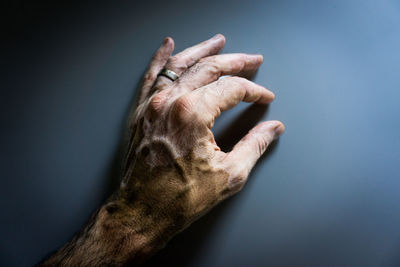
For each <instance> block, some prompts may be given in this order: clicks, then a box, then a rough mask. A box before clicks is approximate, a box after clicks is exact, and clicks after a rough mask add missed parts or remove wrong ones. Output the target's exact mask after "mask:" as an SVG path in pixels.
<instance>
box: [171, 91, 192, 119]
mask: <svg viewBox="0 0 400 267" xmlns="http://www.w3.org/2000/svg"><path fill="white" fill-rule="evenodd" d="M171 114H172V116H173V118H174V119H175V120H178V121H186V120H189V119H190V118H191V117H192V115H193V101H192V99H191V97H190V96H189V95H183V96H180V97H178V98H177V99H176V100H175V102H174V104H173V106H172V112H171Z"/></svg>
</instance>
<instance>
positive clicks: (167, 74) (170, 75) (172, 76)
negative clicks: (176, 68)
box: [158, 68, 179, 81]
mask: <svg viewBox="0 0 400 267" xmlns="http://www.w3.org/2000/svg"><path fill="white" fill-rule="evenodd" d="M158 75H162V76H165V77H167V78H170V79H171V80H172V81H175V80H176V79H178V78H179V76H178V74H176V73H175V72H173V71H172V70H169V69H166V68H163V69H162V70H161V71H160V73H159V74H158Z"/></svg>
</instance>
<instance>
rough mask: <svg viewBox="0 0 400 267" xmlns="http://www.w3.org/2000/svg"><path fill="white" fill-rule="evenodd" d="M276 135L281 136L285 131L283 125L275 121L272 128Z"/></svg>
mask: <svg viewBox="0 0 400 267" xmlns="http://www.w3.org/2000/svg"><path fill="white" fill-rule="evenodd" d="M274 131H275V134H276V136H277V137H278V136H281V135H282V134H283V132H284V131H285V126H283V124H282V123H279V122H277V125H276V126H275V128H274Z"/></svg>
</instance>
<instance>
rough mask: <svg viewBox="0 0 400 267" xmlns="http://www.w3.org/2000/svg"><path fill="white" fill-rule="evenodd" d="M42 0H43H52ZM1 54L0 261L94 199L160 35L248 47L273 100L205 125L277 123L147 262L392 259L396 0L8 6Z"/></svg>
mask: <svg viewBox="0 0 400 267" xmlns="http://www.w3.org/2000/svg"><path fill="white" fill-rule="evenodd" d="M53 2H58V1H53ZM8 5H9V7H11V9H9V10H10V11H7V12H10V13H9V14H8V15H10V16H9V17H8V18H7V21H8V24H6V26H8V30H9V34H8V35H7V37H6V41H5V42H3V44H5V45H6V48H5V49H2V54H4V55H3V56H2V60H1V62H2V69H3V71H2V85H1V105H0V111H1V133H0V134H1V138H0V145H1V153H2V156H1V161H0V166H1V177H2V180H1V186H0V195H1V201H0V207H1V216H0V218H1V220H0V223H1V225H0V226H1V227H0V236H1V238H0V251H1V254H0V265H2V266H27V265H32V264H34V263H36V262H38V261H39V260H40V259H42V258H43V257H44V256H46V255H47V254H48V253H49V252H51V251H52V250H54V249H56V248H58V247H60V246H61V245H63V244H65V243H66V242H67V241H68V240H70V238H71V237H72V236H73V235H74V233H75V232H76V231H78V230H79V229H80V228H81V227H82V226H83V225H84V224H85V222H86V220H87V219H88V217H89V215H90V214H91V213H92V212H93V211H94V210H95V208H96V207H98V206H99V205H100V204H101V203H102V201H103V200H104V199H105V198H106V197H107V196H108V194H109V193H110V191H111V190H112V188H113V185H115V184H116V182H115V181H117V178H118V170H119V169H118V168H119V164H118V162H119V161H118V160H119V157H120V156H119V154H120V153H119V151H120V149H119V147H120V145H121V144H122V143H123V142H122V140H123V132H124V126H125V120H126V115H127V113H128V111H129V107H130V105H131V103H132V101H133V99H134V97H135V93H136V92H135V90H136V89H135V88H136V87H137V82H138V81H139V79H140V77H141V75H142V72H143V71H144V69H145V67H146V65H147V63H148V62H149V59H150V58H151V55H152V53H153V52H154V51H155V49H156V48H157V47H158V46H159V45H160V43H161V41H162V39H163V38H164V37H165V36H167V35H170V36H172V37H173V38H174V39H175V42H176V51H179V50H181V49H184V48H185V47H187V46H191V45H193V44H195V43H197V42H200V41H202V40H204V39H207V38H209V37H211V36H212V35H214V34H216V33H223V34H224V35H225V36H226V39H227V44H226V48H225V49H224V52H247V53H262V54H263V55H264V58H265V60H264V63H263V65H262V66H261V69H260V71H259V73H258V75H257V76H256V78H255V81H256V82H257V83H260V84H262V85H264V86H267V87H269V88H271V90H273V91H274V92H275V94H276V96H277V97H276V101H275V102H274V103H273V104H271V105H270V107H269V108H268V110H267V111H265V110H262V109H260V108H259V107H250V106H249V105H247V104H241V105H239V106H238V107H237V108H235V109H234V110H231V111H229V112H226V114H224V115H223V116H222V117H221V118H220V119H218V121H217V124H216V126H215V133H216V136H217V138H218V141H219V142H220V144H221V145H222V146H223V148H224V149H229V147H231V146H232V140H235V141H236V140H237V139H238V138H240V136H241V135H242V134H244V133H245V132H246V131H247V130H249V129H250V127H251V126H253V125H254V124H255V123H256V122H257V120H266V119H278V120H281V121H283V122H284V123H285V125H286V132H285V134H284V135H283V136H282V137H281V139H280V141H279V142H278V143H277V144H275V145H274V147H273V148H272V149H271V150H269V152H268V155H267V157H265V158H264V159H263V160H262V161H261V162H260V163H259V164H258V165H257V167H256V168H255V169H254V171H253V172H252V175H251V177H250V181H249V183H248V184H247V186H246V187H245V188H244V190H243V191H242V192H241V193H240V194H239V195H237V196H235V197H233V198H232V199H230V200H229V201H227V202H225V203H224V204H222V205H220V206H218V207H217V208H216V209H215V210H213V211H212V212H211V213H209V214H208V215H207V216H205V217H204V218H202V219H201V220H200V221H198V222H197V223H195V224H194V225H193V226H192V227H191V228H189V229H188V230H187V231H185V232H184V233H182V234H180V235H179V236H177V237H176V238H175V239H174V240H173V241H172V242H171V243H170V245H169V246H168V247H167V248H166V249H165V250H163V251H162V252H161V253H160V254H159V255H158V256H156V257H155V258H154V259H153V260H152V261H150V263H149V264H150V265H157V264H163V266H167V265H168V264H171V266H174V265H175V266H178V265H186V266H209V267H210V266H267V265H272V266H277V265H290V266H400V253H399V252H400V194H399V192H400V180H399V164H400V120H399V113H400V105H399V98H400V90H399V89H400V88H399V85H400V75H399V70H400V69H399V67H400V53H399V47H400V34H399V33H400V3H399V1H382V0H381V1H365V0H363V1H361V0H360V1H358V0H354V1H345V0H343V1H317V0H315V1H312V0H310V1H204V0H203V1H182V2H171V1H164V2H161V1H159V2H154V1H147V2H146V3H135V2H134V1H126V2H123V1H120V2H116V1H110V2H109V3H99V2H97V3H82V2H81V3H72V2H66V3H65V4H60V3H57V5H56V4H54V3H51V2H49V3H45V2H35V3H24V2H23V1H19V2H9V3H8ZM55 5H56V6H55Z"/></svg>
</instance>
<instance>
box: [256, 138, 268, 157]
mask: <svg viewBox="0 0 400 267" xmlns="http://www.w3.org/2000/svg"><path fill="white" fill-rule="evenodd" d="M253 136H254V138H255V140H256V147H257V152H258V155H259V156H261V155H262V154H263V153H264V152H265V150H267V147H268V146H269V141H268V138H266V136H264V135H262V134H253Z"/></svg>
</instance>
